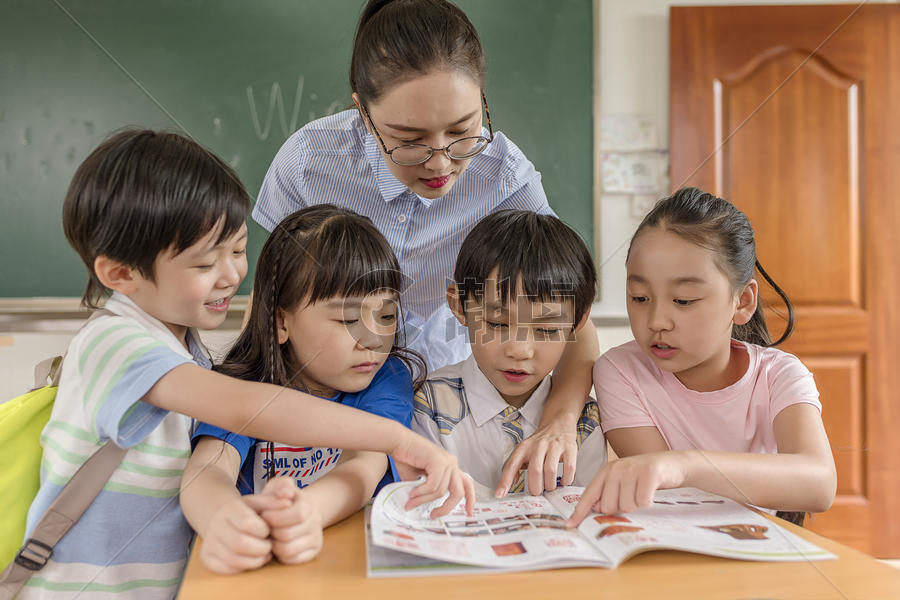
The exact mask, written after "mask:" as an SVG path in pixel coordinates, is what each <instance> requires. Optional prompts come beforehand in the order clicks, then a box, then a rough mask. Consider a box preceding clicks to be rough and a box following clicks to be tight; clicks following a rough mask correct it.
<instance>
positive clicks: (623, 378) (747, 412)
mask: <svg viewBox="0 0 900 600" xmlns="http://www.w3.org/2000/svg"><path fill="white" fill-rule="evenodd" d="M731 346H732V348H733V349H736V350H738V351H741V352H746V353H747V354H748V355H749V358H750V365H749V367H748V368H747V372H746V373H744V376H743V377H741V379H740V380H738V381H737V382H735V383H734V384H732V385H730V386H728V387H727V388H724V389H721V390H717V391H714V392H695V391H694V390H690V389H688V388H686V387H684V385H682V383H681V382H680V381H679V380H678V378H677V377H675V376H674V375H673V374H672V373H669V372H666V371H662V370H660V369H659V368H658V367H657V366H656V365H655V364H653V361H652V360H651V359H650V358H649V357H648V356H647V355H646V354H644V352H642V351H641V349H640V348H639V347H638V345H637V342H635V341H631V342H628V343H627V344H623V345H621V346H618V347H616V348H613V349H612V350H610V351H608V352H607V353H606V354H604V355H603V356H601V357H600V358H599V359H598V360H597V362H596V363H595V364H594V388H595V389H596V392H597V400H598V402H599V404H600V425H601V426H602V428H603V432H604V433H605V432H607V431H610V430H611V429H620V428H622V427H656V428H657V429H658V430H659V432H660V433H661V434H662V436H663V439H664V440H665V441H666V443H667V444H668V445H669V448H670V449H672V450H689V449H695V448H697V449H703V450H720V451H725V452H755V453H775V452H777V451H778V447H777V444H776V443H775V433H774V428H773V422H774V420H775V416H776V415H778V413H779V412H781V411H782V410H784V409H785V408H787V407H788V406H791V405H792V404H798V403H800V402H805V403H807V404H812V405H813V406H815V407H817V408H818V409H819V411H821V410H822V404H821V403H820V402H819V392H818V390H817V389H816V384H815V382H814V381H813V376H812V373H810V372H809V370H808V369H807V368H806V367H805V366H804V365H803V363H802V362H800V359H798V358H797V357H796V356H794V355H793V354H788V353H786V352H782V351H781V350H776V349H775V348H765V347H763V346H757V345H755V344H747V343H744V342H738V341H735V340H733V341H732V344H731Z"/></svg>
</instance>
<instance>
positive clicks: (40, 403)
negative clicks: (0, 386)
mask: <svg viewBox="0 0 900 600" xmlns="http://www.w3.org/2000/svg"><path fill="white" fill-rule="evenodd" d="M61 367H62V357H61V356H56V357H54V358H51V359H47V360H45V361H44V362H42V363H40V364H39V365H37V366H36V367H35V369H34V372H35V388H36V389H34V390H32V391H30V392H28V393H26V394H22V395H21V396H18V397H16V398H13V399H12V400H9V401H8V402H4V403H3V404H0V447H2V448H3V452H0V497H2V498H3V505H4V506H3V508H4V510H3V513H2V515H0V566H2V565H7V564H9V562H10V561H11V560H12V559H13V557H14V556H15V555H16V553H17V552H18V551H19V547H20V546H21V545H22V539H23V538H24V536H25V517H26V516H27V514H28V507H30V506H31V502H32V500H34V496H35V495H36V494H37V491H38V487H39V486H40V483H41V481H40V468H41V431H43V430H44V426H45V425H47V421H49V420H50V411H51V410H52V409H53V401H54V400H55V399H56V390H57V384H58V383H59V372H60V371H62V368H61Z"/></svg>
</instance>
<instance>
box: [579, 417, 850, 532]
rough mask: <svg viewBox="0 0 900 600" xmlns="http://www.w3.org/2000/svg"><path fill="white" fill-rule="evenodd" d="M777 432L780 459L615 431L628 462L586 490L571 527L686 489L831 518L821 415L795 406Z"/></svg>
mask: <svg viewBox="0 0 900 600" xmlns="http://www.w3.org/2000/svg"><path fill="white" fill-rule="evenodd" d="M773 424H774V431H775V440H776V442H777V444H778V453H777V454H755V453H749V452H711V451H704V450H674V451H660V447H659V442H662V443H663V444H665V442H663V441H662V436H661V435H660V434H659V432H658V431H656V428H654V427H636V428H633V429H618V430H612V431H609V432H607V439H609V441H610V444H611V445H612V447H613V450H615V451H616V453H617V454H619V456H624V458H621V459H620V460H617V461H613V462H611V463H609V464H608V465H607V466H606V467H604V468H603V469H602V470H601V471H600V473H598V474H597V476H596V477H595V478H594V480H593V481H592V482H591V483H590V485H588V487H587V488H585V491H584V494H583V495H582V499H581V501H580V502H579V503H578V506H577V507H576V508H575V511H574V512H573V514H572V517H571V519H570V523H572V524H577V523H580V522H581V520H582V519H584V517H585V516H587V514H588V513H589V512H590V511H591V509H594V510H597V511H599V512H603V513H607V514H615V513H619V512H628V511H631V510H634V509H636V508H639V507H647V506H650V504H651V502H652V500H653V493H654V492H655V491H656V490H657V489H660V488H673V487H682V486H690V487H696V488H700V489H703V490H706V491H709V492H713V493H715V494H719V495H721V496H726V497H729V498H732V499H734V500H737V501H739V502H747V503H750V504H755V505H757V506H763V507H767V508H777V509H779V510H797V511H811V512H821V511H824V510H827V509H828V507H830V506H831V503H832V501H833V500H834V494H835V490H836V487H837V475H836V472H835V468H834V458H833V457H832V455H831V447H830V446H829V443H828V438H827V436H826V435H825V428H824V426H823V425H822V419H821V417H820V415H819V411H818V409H817V408H816V407H815V406H813V405H811V404H805V403H800V404H793V405H790V406H788V407H787V408H785V409H784V410H782V411H781V412H780V413H779V414H778V415H777V416H776V417H775V419H774V423H773ZM650 430H652V431H650ZM654 433H655V436H654ZM632 434H635V435H633V436H632ZM643 444H647V445H643ZM641 451H644V452H647V453H646V454H639V453H637V452H641Z"/></svg>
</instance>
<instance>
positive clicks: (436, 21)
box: [350, 0, 484, 105]
mask: <svg viewBox="0 0 900 600" xmlns="http://www.w3.org/2000/svg"><path fill="white" fill-rule="evenodd" d="M435 68H439V69H448V70H454V71H461V72H463V73H466V74H467V75H469V76H470V77H471V78H472V80H473V81H475V82H476V83H477V84H478V87H479V88H483V87H484V51H483V50H482V47H481V39H480V38H479V37H478V32H476V31H475V27H474V26H473V25H472V23H471V22H470V21H469V18H468V17H466V14H465V13H464V12H463V11H461V10H460V9H459V8H457V7H456V6H455V5H454V4H451V3H450V2H447V1H446V0H369V2H368V3H367V4H366V6H365V7H364V8H363V11H362V14H361V15H360V18H359V24H358V25H357V28H356V37H355V39H354V42H353V54H352V57H351V59H350V89H351V91H353V92H355V93H357V94H359V97H360V100H361V102H362V103H363V105H366V104H368V103H369V102H372V101H375V100H377V99H378V98H379V97H380V96H381V95H382V94H383V93H384V92H385V91H387V89H388V88H390V87H391V86H392V85H394V84H395V83H399V82H401V81H406V80H408V79H410V78H412V77H415V76H417V75H424V74H426V73H428V72H429V71H431V70H432V69H435Z"/></svg>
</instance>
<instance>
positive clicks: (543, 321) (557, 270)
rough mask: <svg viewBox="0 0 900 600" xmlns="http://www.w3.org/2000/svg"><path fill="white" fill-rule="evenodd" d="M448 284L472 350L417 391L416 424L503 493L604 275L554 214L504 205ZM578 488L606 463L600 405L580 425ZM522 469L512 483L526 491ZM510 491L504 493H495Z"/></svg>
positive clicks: (479, 230)
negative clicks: (504, 477) (513, 459)
mask: <svg viewBox="0 0 900 600" xmlns="http://www.w3.org/2000/svg"><path fill="white" fill-rule="evenodd" d="M454 278H455V280H456V283H454V284H452V285H450V286H449V288H448V289H447V301H448V304H449V306H450V310H451V311H452V312H453V314H454V315H455V317H456V318H457V319H458V320H459V322H460V323H461V324H462V325H463V326H464V327H466V329H467V330H468V335H469V343H470V344H471V347H472V355H471V356H469V358H467V359H466V360H464V361H462V362H460V363H457V364H455V365H450V366H447V367H444V368H442V369H439V370H437V371H435V372H434V373H432V374H431V375H430V376H429V377H428V379H427V381H426V382H425V383H424V385H423V386H422V388H421V389H420V390H419V391H418V392H417V393H416V397H415V407H414V409H415V412H414V415H413V424H412V427H413V430H414V431H416V432H418V433H420V434H422V435H423V436H425V437H426V438H428V439H431V440H433V441H434V442H436V443H438V444H440V445H442V446H443V447H444V448H446V449H447V450H449V451H450V452H452V453H453V454H455V455H456V456H457V458H458V460H459V466H460V468H462V469H463V470H464V471H466V472H467V473H469V474H470V475H471V476H472V477H473V478H474V479H475V481H477V482H478V483H480V484H482V485H485V486H489V487H490V488H491V489H497V487H498V484H499V483H500V474H501V469H502V467H503V464H504V462H505V461H506V459H507V458H508V457H509V455H510V453H511V452H512V450H513V449H514V448H515V446H516V445H517V444H518V443H519V442H520V441H522V439H524V438H525V437H528V436H530V435H531V434H533V433H534V432H535V430H536V429H537V426H538V423H539V421H540V418H541V413H542V412H543V410H544V403H545V401H546V399H547V395H548V394H549V392H550V386H551V379H550V376H549V375H550V372H551V371H552V370H553V368H554V367H556V365H557V363H558V362H559V359H560V357H561V356H562V353H563V350H564V349H565V347H566V343H567V342H570V341H572V339H573V336H574V332H575V330H576V329H577V328H578V327H579V326H580V324H581V323H582V322H583V320H584V319H587V318H588V316H589V312H590V306H591V302H592V301H593V298H594V289H595V285H596V271H595V269H594V263H593V259H592V258H591V255H590V252H588V249H587V247H586V246H585V244H584V242H583V241H582V240H581V238H579V237H578V234H577V233H575V232H574V231H573V230H572V229H570V228H569V227H567V226H566V225H565V224H564V223H563V222H562V221H560V220H559V219H557V218H555V217H551V216H547V215H539V214H536V213H533V212H528V211H518V210H505V211H499V212H496V213H493V214H491V215H488V216H487V217H485V218H484V219H483V220H482V221H480V222H479V223H478V225H476V226H475V228H474V229H473V230H472V232H471V233H469V235H468V236H467V237H466V239H465V241H464V242H463V244H462V247H461V248H460V251H459V256H458V258H457V261H456V269H455V272H454ZM577 442H578V445H579V450H578V458H577V462H576V464H577V465H578V468H577V470H576V472H575V481H574V485H581V486H584V485H587V483H588V482H589V481H590V480H591V478H592V477H593V476H594V474H596V473H597V471H599V470H600V468H601V467H602V466H603V465H604V464H605V463H606V440H605V439H604V436H603V432H602V431H601V429H600V426H599V409H598V406H597V402H596V401H595V400H594V399H593V398H590V397H589V398H587V399H586V400H585V404H584V408H583V410H582V413H581V417H580V419H579V421H578V431H577ZM524 483H525V474H524V471H523V472H521V473H520V475H519V478H518V480H517V481H516V482H515V483H514V484H513V486H512V487H511V488H510V491H513V492H516V491H523V490H524ZM497 491H498V493H500V494H502V493H504V491H505V490H499V489H498V490H497Z"/></svg>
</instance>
